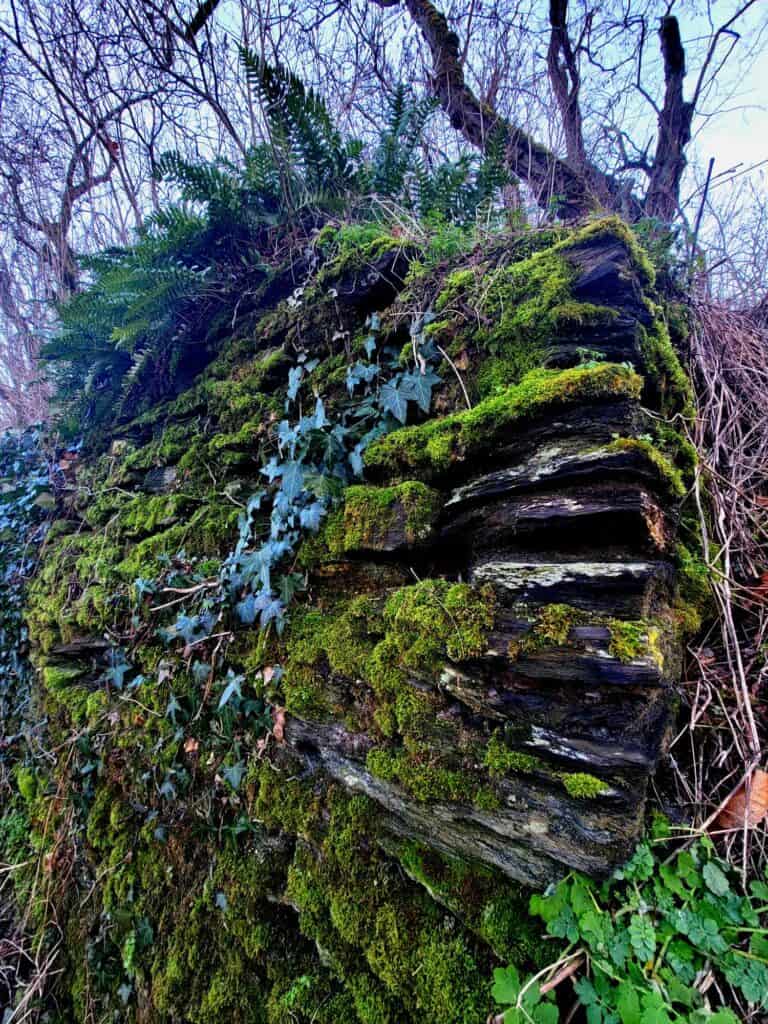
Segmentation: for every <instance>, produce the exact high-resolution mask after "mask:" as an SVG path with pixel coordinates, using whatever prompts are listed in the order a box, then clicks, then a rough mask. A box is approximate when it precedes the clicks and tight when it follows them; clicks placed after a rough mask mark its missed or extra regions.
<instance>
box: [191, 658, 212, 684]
mask: <svg viewBox="0 0 768 1024" xmlns="http://www.w3.org/2000/svg"><path fill="white" fill-rule="evenodd" d="M210 674H211V666H210V665H209V664H208V663H207V662H206V661H193V662H192V678H193V679H194V681H195V682H196V683H197V685H198V686H202V684H203V683H206V682H207V681H208V676H209V675H210Z"/></svg>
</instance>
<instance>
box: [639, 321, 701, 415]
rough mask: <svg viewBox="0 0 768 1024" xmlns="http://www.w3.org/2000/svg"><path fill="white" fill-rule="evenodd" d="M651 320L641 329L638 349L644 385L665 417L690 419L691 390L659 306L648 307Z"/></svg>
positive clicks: (693, 411)
mask: <svg viewBox="0 0 768 1024" xmlns="http://www.w3.org/2000/svg"><path fill="white" fill-rule="evenodd" d="M649 306H650V309H651V313H652V314H653V321H652V323H651V324H650V326H649V327H641V328H640V332H641V333H640V348H641V351H642V355H643V360H644V362H645V365H646V368H647V370H648V374H647V378H646V384H647V388H648V390H649V392H650V396H651V398H652V399H653V401H654V403H655V404H656V405H658V407H659V408H660V409H661V412H662V413H664V414H665V415H666V416H673V415H674V414H675V413H680V414H682V415H683V416H684V417H686V418H687V419H691V418H693V416H694V415H695V408H694V402H693V387H692V385H691V381H690V379H689V377H688V374H687V373H686V372H685V370H684V369H683V367H682V366H681V364H680V359H679V357H678V355H677V352H676V351H675V349H674V347H673V345H672V341H671V339H670V335H669V330H668V328H667V325H666V322H665V320H664V316H663V312H662V310H661V308H660V307H658V306H654V305H653V304H650V303H649Z"/></svg>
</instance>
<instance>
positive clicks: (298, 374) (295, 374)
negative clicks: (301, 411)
mask: <svg viewBox="0 0 768 1024" xmlns="http://www.w3.org/2000/svg"><path fill="white" fill-rule="evenodd" d="M303 376H304V367H302V366H293V367H291V369H290V370H289V371H288V401H289V402H293V401H294V400H295V398H296V396H297V395H298V393H299V388H300V387H301V378H302V377H303Z"/></svg>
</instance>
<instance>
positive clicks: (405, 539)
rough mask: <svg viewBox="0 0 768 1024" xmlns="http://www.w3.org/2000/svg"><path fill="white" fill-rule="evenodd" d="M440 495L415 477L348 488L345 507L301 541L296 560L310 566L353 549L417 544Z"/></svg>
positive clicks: (433, 515)
mask: <svg viewBox="0 0 768 1024" xmlns="http://www.w3.org/2000/svg"><path fill="white" fill-rule="evenodd" d="M442 500H443V499H442V496H441V495H440V494H439V493H438V492H437V491H435V490H433V489H432V488H430V487H427V486H426V484H423V483H421V481H419V480H407V481H405V482H404V483H402V484H398V485H396V486H394V487H369V486H365V485H363V484H358V485H353V486H351V487H348V488H347V489H346V490H345V492H344V505H343V508H341V509H339V510H338V511H336V512H334V513H333V514H332V515H331V516H329V518H328V521H327V522H326V524H325V525H324V527H323V528H322V530H321V531H320V533H319V534H318V536H316V537H311V538H308V539H307V540H306V541H305V543H304V545H303V547H302V551H301V554H300V556H299V557H300V562H301V564H302V565H303V566H305V567H306V568H312V567H313V566H314V565H316V564H317V563H319V562H324V561H328V560H335V559H339V558H343V557H344V556H345V555H348V554H350V553H353V552H357V551H393V550H396V549H397V548H400V547H416V546H418V545H419V544H421V543H422V542H423V541H425V540H426V539H427V538H428V537H429V535H430V533H431V530H432V527H433V525H434V523H435V521H436V519H437V517H438V515H439V513H440V509H441V507H442Z"/></svg>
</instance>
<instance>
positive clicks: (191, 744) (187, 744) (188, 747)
mask: <svg viewBox="0 0 768 1024" xmlns="http://www.w3.org/2000/svg"><path fill="white" fill-rule="evenodd" d="M199 749H200V744H199V743H198V741H197V740H196V739H195V738H194V737H193V736H190V737H189V739H187V740H185V741H184V753H185V754H192V755H194V754H197V752H198V750H199Z"/></svg>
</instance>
